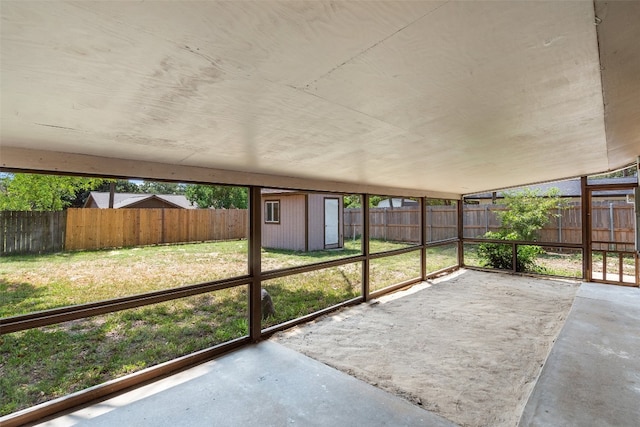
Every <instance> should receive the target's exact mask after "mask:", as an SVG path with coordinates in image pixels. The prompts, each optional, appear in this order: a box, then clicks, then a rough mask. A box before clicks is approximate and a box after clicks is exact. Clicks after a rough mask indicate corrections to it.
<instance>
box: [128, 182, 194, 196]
mask: <svg viewBox="0 0 640 427" xmlns="http://www.w3.org/2000/svg"><path fill="white" fill-rule="evenodd" d="M139 187H140V191H141V192H142V193H149V194H184V193H185V190H186V188H185V187H186V186H185V185H184V184H179V183H176V182H158V181H144V182H143V183H142V184H141V185H140V186H139Z"/></svg>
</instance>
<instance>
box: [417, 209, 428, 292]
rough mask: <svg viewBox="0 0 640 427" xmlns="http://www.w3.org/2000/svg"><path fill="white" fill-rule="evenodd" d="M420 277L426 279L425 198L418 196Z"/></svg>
mask: <svg viewBox="0 0 640 427" xmlns="http://www.w3.org/2000/svg"><path fill="white" fill-rule="evenodd" d="M419 200H420V246H422V249H421V250H420V277H421V278H422V280H423V281H425V280H427V246H426V245H427V237H426V234H427V199H426V198H425V197H420V199H419Z"/></svg>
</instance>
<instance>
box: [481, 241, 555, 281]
mask: <svg viewBox="0 0 640 427" xmlns="http://www.w3.org/2000/svg"><path fill="white" fill-rule="evenodd" d="M484 237H485V238H487V239H496V240H518V239H517V235H516V234H515V233H509V234H504V233H494V232H491V231H490V232H488V233H486V234H485V235H484ZM542 252H543V251H542V248H540V247H539V246H518V257H517V261H516V271H518V272H526V271H528V272H540V271H539V270H540V267H538V266H537V265H536V257H537V256H538V255H540V254H541V253H542ZM478 256H479V257H480V259H482V260H483V264H482V266H483V267H493V268H499V269H503V270H512V269H513V252H512V250H511V245H510V244H508V243H505V244H502V243H481V244H480V245H478Z"/></svg>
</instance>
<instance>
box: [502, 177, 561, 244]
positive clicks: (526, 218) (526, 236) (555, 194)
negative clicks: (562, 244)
mask: <svg viewBox="0 0 640 427" xmlns="http://www.w3.org/2000/svg"><path fill="white" fill-rule="evenodd" d="M504 204H505V205H506V206H507V209H506V210H504V211H500V212H498V213H497V215H498V218H499V219H500V224H501V226H502V228H503V231H506V230H509V232H510V233H511V232H513V233H515V236H514V237H515V239H514V240H527V241H529V240H530V241H533V240H536V239H537V238H538V232H539V231H540V230H541V229H542V227H544V226H545V225H546V224H547V223H548V222H549V219H550V218H551V216H557V214H551V215H550V214H549V212H550V211H551V209H557V208H559V207H560V208H562V207H564V206H566V200H563V199H561V198H560V190H559V189H558V188H555V187H554V188H551V189H549V191H547V193H546V194H543V195H541V194H540V191H539V190H535V191H534V190H531V189H530V188H525V189H524V190H522V191H519V192H515V193H514V192H507V193H505V196H504Z"/></svg>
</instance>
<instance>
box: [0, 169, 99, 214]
mask: <svg viewBox="0 0 640 427" xmlns="http://www.w3.org/2000/svg"><path fill="white" fill-rule="evenodd" d="M0 181H1V184H0V210H5V211H8V210H13V211H60V210H63V209H64V208H66V207H68V206H71V205H72V204H73V202H74V200H76V198H77V195H78V194H79V193H82V192H83V191H86V190H91V189H94V188H96V187H98V186H99V185H100V184H102V182H103V181H105V180H104V179H102V178H83V177H75V176H58V175H38V174H24V173H16V174H7V175H5V176H3V177H2V178H0Z"/></svg>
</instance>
